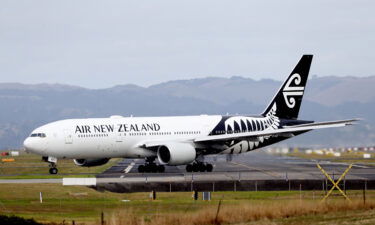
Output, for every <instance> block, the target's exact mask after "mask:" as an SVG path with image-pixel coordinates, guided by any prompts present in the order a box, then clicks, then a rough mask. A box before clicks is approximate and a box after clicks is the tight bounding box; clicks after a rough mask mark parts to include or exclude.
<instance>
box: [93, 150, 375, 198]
mask: <svg viewBox="0 0 375 225" xmlns="http://www.w3.org/2000/svg"><path fill="white" fill-rule="evenodd" d="M206 161H208V162H209V163H212V164H213V165H214V171H213V172H211V173H207V172H203V173H201V172H197V173H187V172H185V166H167V167H166V171H165V172H164V173H138V172H137V168H138V166H139V165H141V164H143V163H144V160H140V159H135V160H131V159H124V160H123V161H121V162H120V163H118V164H117V165H115V166H113V167H111V168H110V169H108V170H107V171H105V172H104V173H102V174H100V175H98V176H97V186H96V189H97V190H108V191H114V192H133V191H150V190H158V191H192V190H202V191H204V190H211V191H212V190H285V189H288V190H290V189H298V188H301V187H300V186H301V185H303V188H304V189H310V190H311V189H322V188H325V189H327V188H330V186H331V184H330V182H329V181H328V182H327V179H326V177H325V176H324V175H323V174H322V173H321V171H320V170H319V169H318V168H317V166H316V163H317V162H316V161H313V160H308V159H301V158H294V157H288V156H277V155H270V154H267V153H266V152H264V151H262V150H258V151H254V152H249V153H246V154H242V155H236V156H233V157H232V158H231V159H227V157H226V156H225V155H222V156H217V157H208V158H206ZM319 164H320V165H321V166H322V167H323V168H324V169H325V170H326V171H327V172H328V173H329V175H330V176H331V177H332V178H333V179H334V180H336V179H338V178H339V176H340V175H341V174H342V173H343V172H344V171H345V169H346V168H347V167H348V166H349V165H348V164H347V163H333V162H330V161H320V162H319ZM342 184H343V185H345V188H348V189H349V188H351V189H358V188H362V186H363V185H364V184H366V188H368V189H370V188H375V166H367V165H362V164H356V165H354V166H353V167H352V169H351V170H350V172H349V173H348V174H347V175H346V176H345V178H344V181H343V182H342Z"/></svg>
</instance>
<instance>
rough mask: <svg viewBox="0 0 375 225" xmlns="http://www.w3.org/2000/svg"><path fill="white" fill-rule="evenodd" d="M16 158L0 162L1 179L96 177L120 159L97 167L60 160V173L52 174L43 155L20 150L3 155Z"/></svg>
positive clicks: (58, 165)
mask: <svg viewBox="0 0 375 225" xmlns="http://www.w3.org/2000/svg"><path fill="white" fill-rule="evenodd" d="M3 158H14V159H15V161H14V162H0V179H31V178H62V177H69V176H72V175H74V177H94V176H95V174H98V173H101V172H103V171H104V170H106V169H107V168H109V167H111V166H113V165H114V164H116V163H117V162H118V161H119V160H120V159H111V160H110V161H109V162H108V163H107V164H104V165H102V166H97V167H80V166H77V165H75V164H74V162H73V160H71V159H69V160H68V159H62V160H58V162H57V167H58V169H59V174H57V175H50V174H49V167H48V163H46V162H44V161H42V159H41V156H39V155H35V154H31V153H26V152H20V156H15V157H11V156H1V157H0V159H3Z"/></svg>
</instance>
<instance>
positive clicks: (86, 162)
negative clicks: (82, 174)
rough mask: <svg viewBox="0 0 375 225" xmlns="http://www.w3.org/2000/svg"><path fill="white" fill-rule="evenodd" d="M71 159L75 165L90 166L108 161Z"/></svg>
mask: <svg viewBox="0 0 375 225" xmlns="http://www.w3.org/2000/svg"><path fill="white" fill-rule="evenodd" d="M73 161H74V163H75V164H76V165H77V166H83V167H91V166H101V165H104V164H106V163H107V162H108V161H109V159H108V158H104V159H73Z"/></svg>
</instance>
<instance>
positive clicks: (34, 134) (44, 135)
mask: <svg viewBox="0 0 375 225" xmlns="http://www.w3.org/2000/svg"><path fill="white" fill-rule="evenodd" d="M30 137H42V138H44V137H46V134H45V133H32V134H31V135H30Z"/></svg>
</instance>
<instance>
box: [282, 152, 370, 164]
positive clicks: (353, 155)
mask: <svg viewBox="0 0 375 225" xmlns="http://www.w3.org/2000/svg"><path fill="white" fill-rule="evenodd" d="M364 153H365V152H343V153H341V156H340V157H335V156H334V155H332V154H325V155H319V154H316V153H312V154H306V153H304V152H292V153H288V154H287V155H288V156H292V157H298V158H304V159H315V160H330V161H333V162H345V163H361V164H371V165H373V164H374V163H375V158H369V159H364V158H363V154H364ZM371 155H372V157H374V155H373V154H371Z"/></svg>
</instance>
